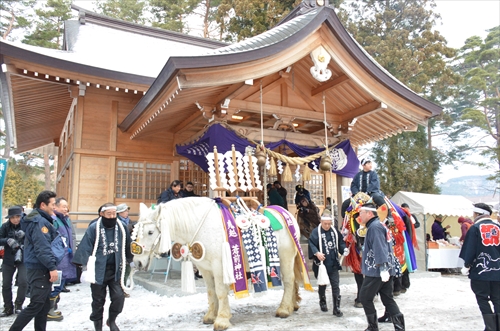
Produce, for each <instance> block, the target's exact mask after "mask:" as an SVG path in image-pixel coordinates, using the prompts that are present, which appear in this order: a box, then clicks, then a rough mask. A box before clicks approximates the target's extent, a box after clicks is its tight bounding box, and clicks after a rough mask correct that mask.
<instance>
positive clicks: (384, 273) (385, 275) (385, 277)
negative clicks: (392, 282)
mask: <svg viewBox="0 0 500 331" xmlns="http://www.w3.org/2000/svg"><path fill="white" fill-rule="evenodd" d="M380 278H382V281H383V282H384V283H385V282H387V281H388V280H389V278H391V275H390V274H389V271H388V270H384V271H381V272H380Z"/></svg>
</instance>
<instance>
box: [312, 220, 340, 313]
mask: <svg viewBox="0 0 500 331" xmlns="http://www.w3.org/2000/svg"><path fill="white" fill-rule="evenodd" d="M332 221H333V219H332V216H331V214H330V211H329V210H325V212H324V213H323V215H322V216H321V224H320V225H319V226H318V227H317V228H315V229H314V230H313V231H312V232H311V236H310V237H309V259H314V263H313V272H314V277H316V279H318V270H319V265H320V262H321V261H322V262H323V264H324V265H325V267H326V271H327V273H328V278H329V280H330V285H331V286H332V295H333V315H335V316H337V317H341V316H343V315H344V314H343V313H342V312H341V311H340V299H341V296H340V287H339V270H342V266H341V265H340V261H339V255H340V254H341V253H342V254H344V255H345V256H347V255H348V254H349V250H348V249H347V248H346V247H345V243H344V240H343V239H342V235H341V234H340V231H339V230H338V229H337V228H335V227H332ZM318 230H319V231H318ZM320 232H321V238H320V234H319V233H320ZM325 292H326V285H319V286H318V293H319V306H320V308H321V311H328V307H327V305H326V296H325Z"/></svg>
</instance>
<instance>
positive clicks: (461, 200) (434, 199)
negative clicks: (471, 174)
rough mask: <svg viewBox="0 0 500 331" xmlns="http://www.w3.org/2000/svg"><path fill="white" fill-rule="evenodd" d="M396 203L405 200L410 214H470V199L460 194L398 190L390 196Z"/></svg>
mask: <svg viewBox="0 0 500 331" xmlns="http://www.w3.org/2000/svg"><path fill="white" fill-rule="evenodd" d="M391 200H392V201H394V202H395V203H397V204H399V205H400V204H402V203H404V202H406V203H407V204H408V206H410V210H411V212H412V214H423V215H443V216H472V208H473V207H472V201H470V200H469V199H467V198H465V197H463V196H461V195H439V194H425V193H413V192H403V191H399V192H398V193H396V194H395V195H394V196H393V197H392V198H391Z"/></svg>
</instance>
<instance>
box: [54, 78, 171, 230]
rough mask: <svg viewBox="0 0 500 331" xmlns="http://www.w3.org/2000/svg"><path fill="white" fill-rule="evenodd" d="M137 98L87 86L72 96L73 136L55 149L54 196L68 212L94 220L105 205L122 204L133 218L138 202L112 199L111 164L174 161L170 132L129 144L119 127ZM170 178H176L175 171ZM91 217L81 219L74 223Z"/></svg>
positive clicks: (129, 141) (123, 93)
mask: <svg viewBox="0 0 500 331" xmlns="http://www.w3.org/2000/svg"><path fill="white" fill-rule="evenodd" d="M141 96H142V95H134V94H133V93H125V92H123V91H120V92H116V91H113V90H106V89H96V88H92V87H87V89H86V91H85V95H84V96H78V97H77V103H76V107H75V109H74V111H75V114H74V121H73V123H71V125H73V128H72V132H73V134H72V135H71V136H70V139H68V143H67V144H65V145H64V146H62V145H60V153H59V154H60V155H59V167H60V168H59V169H58V170H57V172H58V181H57V187H56V190H57V192H58V195H59V196H66V197H67V198H68V202H69V205H70V211H72V212H80V213H81V212H87V213H91V214H93V215H96V213H97V209H98V208H99V206H100V205H102V204H104V203H106V202H114V203H116V204H119V203H122V202H125V203H127V204H128V205H129V206H130V207H131V212H132V213H138V212H139V203H140V202H146V203H152V202H156V201H155V200H154V201H153V200H147V201H139V200H137V199H134V200H133V199H121V198H116V197H115V172H116V163H117V161H119V160H122V161H137V162H145V161H147V162H151V163H159V164H172V165H173V166H177V168H178V164H179V162H178V160H179V158H178V157H174V156H173V154H174V151H173V147H174V145H173V141H174V139H173V137H174V134H173V133H171V132H161V133H157V134H156V135H155V136H154V137H145V138H141V139H134V140H130V133H123V132H121V131H120V129H118V124H119V123H120V122H121V121H122V120H123V119H124V118H125V116H126V115H127V114H128V113H129V112H130V111H131V110H132V109H133V107H134V106H135V105H136V103H137V102H138V101H139V100H140V98H141ZM177 168H176V170H175V171H173V174H172V175H175V174H178V169H177ZM94 217H95V216H90V215H80V216H75V217H72V219H74V220H78V219H80V220H83V219H87V220H88V219H91V218H94Z"/></svg>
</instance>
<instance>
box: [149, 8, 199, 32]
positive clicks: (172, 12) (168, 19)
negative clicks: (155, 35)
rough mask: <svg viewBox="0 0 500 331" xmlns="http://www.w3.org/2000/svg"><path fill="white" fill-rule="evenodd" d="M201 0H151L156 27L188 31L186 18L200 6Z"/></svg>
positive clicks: (153, 22)
mask: <svg viewBox="0 0 500 331" xmlns="http://www.w3.org/2000/svg"><path fill="white" fill-rule="evenodd" d="M200 2H201V0H150V1H149V5H150V7H151V13H152V14H153V16H154V18H153V21H152V24H153V26H154V27H158V28H162V29H165V30H170V31H176V32H181V33H188V31H189V28H188V23H187V21H186V18H187V16H188V15H190V14H192V13H193V11H194V10H195V8H197V7H198V5H199V4H200Z"/></svg>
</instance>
